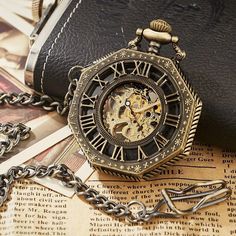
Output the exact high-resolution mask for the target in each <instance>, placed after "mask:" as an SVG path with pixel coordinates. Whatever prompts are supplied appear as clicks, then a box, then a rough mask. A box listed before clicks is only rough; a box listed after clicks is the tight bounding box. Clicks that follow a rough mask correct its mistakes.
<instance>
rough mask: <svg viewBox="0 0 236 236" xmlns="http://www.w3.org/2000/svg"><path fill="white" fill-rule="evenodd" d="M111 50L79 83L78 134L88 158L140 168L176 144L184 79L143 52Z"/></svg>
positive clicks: (184, 105)
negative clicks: (109, 57) (107, 56)
mask: <svg viewBox="0 0 236 236" xmlns="http://www.w3.org/2000/svg"><path fill="white" fill-rule="evenodd" d="M125 52H126V51H125ZM115 55H117V56H116V57H114V55H113V56H112V57H111V58H112V59H106V60H103V61H102V63H101V62H100V64H99V65H95V67H94V68H92V69H90V74H89V76H88V75H87V74H86V79H84V81H82V86H81V87H80V88H78V90H80V91H79V94H78V95H77V97H78V100H77V103H76V104H77V108H76V109H77V112H78V115H77V121H76V123H77V126H78V127H77V128H78V136H81V138H80V140H83V142H82V145H81V146H85V147H87V148H88V149H89V152H90V155H91V154H92V156H93V157H94V158H93V160H90V161H91V162H93V161H94V160H95V159H96V157H97V160H100V161H101V160H102V163H103V164H104V163H107V167H108V166H109V168H114V169H116V167H120V169H123V170H124V171H125V169H126V171H127V170H128V171H131V172H132V171H133V172H141V171H143V170H144V169H145V168H147V167H149V166H150V163H155V162H158V161H159V159H161V160H162V161H163V153H169V152H173V151H171V150H174V149H176V145H177V144H178V145H180V144H179V143H180V142H176V141H175V140H176V138H177V136H179V133H180V129H183V128H184V127H183V123H184V122H183V121H184V118H183V116H184V110H185V109H186V104H185V100H184V99H185V98H184V95H183V93H182V92H181V89H183V86H185V85H184V84H183V83H182V80H181V82H179V81H177V80H176V78H174V76H173V68H170V70H168V69H166V68H165V63H166V62H165V61H163V63H162V64H163V66H161V63H160V59H159V62H158V60H157V59H156V58H155V60H154V59H153V57H151V56H150V57H148V58H147V57H146V59H145V55H147V54H145V53H143V54H140V55H142V57H140V56H139V55H138V54H137V56H132V55H134V53H133V54H131V53H130V54H128V53H126V55H121V53H120V54H119V53H117V54H115ZM119 55H121V56H120V57H119ZM171 69H172V72H171ZM84 73H87V72H86V71H85V72H84ZM87 77H88V78H87ZM82 79H83V74H82ZM180 84H181V85H182V87H181V86H180ZM188 98H190V99H191V96H189V97H188ZM185 123H186V122H185ZM178 140H180V137H178ZM173 147H174V148H173ZM158 156H159V157H160V158H157V157H158ZM88 158H89V156H88ZM101 166H102V164H101ZM137 166H139V167H140V168H139V169H137Z"/></svg>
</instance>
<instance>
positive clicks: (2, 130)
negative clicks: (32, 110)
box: [0, 123, 30, 157]
mask: <svg viewBox="0 0 236 236" xmlns="http://www.w3.org/2000/svg"><path fill="white" fill-rule="evenodd" d="M0 134H2V139H1V140H0V157H3V155H4V154H5V153H8V152H10V151H11V150H12V148H13V147H15V146H16V145H17V144H18V143H19V142H20V141H21V140H25V139H27V138H28V137H29V135H30V128H29V127H27V126H25V125H24V124H21V123H19V124H12V123H6V124H2V123H0Z"/></svg>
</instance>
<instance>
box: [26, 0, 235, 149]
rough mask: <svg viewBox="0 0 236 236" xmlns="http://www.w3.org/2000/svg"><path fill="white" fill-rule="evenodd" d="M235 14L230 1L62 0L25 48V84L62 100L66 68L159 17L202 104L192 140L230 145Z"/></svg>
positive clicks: (121, 44) (118, 43) (117, 44)
mask: <svg viewBox="0 0 236 236" xmlns="http://www.w3.org/2000/svg"><path fill="white" fill-rule="evenodd" d="M235 13H236V1H234V0H227V1H226V0H194V1H193V0H175V1H173V0H158V1H157V0H145V1H144V0H143V1H140V0H133V1H127V0H119V1H105V0H86V1H80V0H70V1H66V0H65V1H63V2H62V3H61V4H60V5H59V6H58V7H57V8H56V9H55V11H54V12H53V14H52V15H51V17H50V18H49V20H48V21H47V23H46V24H45V26H44V27H43V29H42V31H41V32H40V34H39V36H38V37H37V39H36V41H35V43H34V45H33V46H32V49H31V53H30V55H29V58H28V64H27V69H26V81H27V83H28V84H30V85H31V86H33V88H34V89H35V90H36V91H39V92H41V93H45V94H48V95H50V96H52V97H54V98H56V99H58V100H63V97H64V95H65V93H66V92H67V87H68V84H69V81H68V76H67V75H68V71H69V69H70V68H71V67H72V66H74V65H76V64H79V65H82V66H86V65H88V64H90V63H92V62H93V61H94V60H96V59H98V58H100V57H102V56H104V55H106V54H107V53H109V52H111V51H115V50H117V49H120V48H122V47H126V46H127V43H128V41H129V40H131V39H133V38H134V33H135V30H136V28H138V27H141V28H142V27H146V26H148V23H149V22H150V21H151V20H152V19H156V18H163V19H165V20H167V21H168V22H169V23H170V24H172V26H173V28H174V33H175V34H176V35H178V36H179V38H180V39H181V41H180V45H181V47H182V48H183V49H185V50H186V52H187V58H186V60H184V61H183V62H182V64H181V66H182V69H183V70H184V71H185V72H186V75H187V78H188V80H189V81H190V83H191V84H192V86H193V88H194V89H195V91H196V92H197V93H198V94H199V96H200V97H201V99H202V101H203V112H202V116H201V120H200V127H199V129H198V135H197V136H198V138H200V140H201V142H205V143H208V144H214V145H218V146H220V147H224V148H230V149H232V150H233V149H234V150H236V145H235V144H236V143H235V140H236V79H235V75H236V63H235V58H236V49H235V46H236V45H235V39H236V18H235ZM162 53H163V54H167V55H168V51H165V50H163V51H162Z"/></svg>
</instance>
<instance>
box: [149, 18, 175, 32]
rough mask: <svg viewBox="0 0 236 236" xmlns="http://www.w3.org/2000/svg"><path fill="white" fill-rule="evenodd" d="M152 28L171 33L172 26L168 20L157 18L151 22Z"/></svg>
mask: <svg viewBox="0 0 236 236" xmlns="http://www.w3.org/2000/svg"><path fill="white" fill-rule="evenodd" d="M150 29H152V30H155V31H158V32H166V33H171V31H172V28H171V26H170V24H168V23H167V22H166V21H164V20H161V19H157V20H153V21H151V22H150Z"/></svg>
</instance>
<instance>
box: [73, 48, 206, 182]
mask: <svg viewBox="0 0 236 236" xmlns="http://www.w3.org/2000/svg"><path fill="white" fill-rule="evenodd" d="M138 58H144V60H147V61H152V62H153V63H154V64H156V65H158V67H159V68H161V69H162V70H163V71H165V72H166V73H168V74H169V75H170V76H171V77H172V78H173V79H174V80H175V81H176V82H177V84H178V86H179V89H180V90H181V95H182V98H183V100H182V101H183V102H184V111H183V117H182V122H181V123H180V124H179V126H180V127H179V129H178V133H177V135H176V137H175V139H173V140H171V143H170V144H169V145H168V149H166V150H165V152H160V153H159V154H158V155H157V156H156V158H155V159H152V160H148V159H147V160H145V162H143V163H142V164H140V163H139V162H136V163H135V164H132V165H129V164H127V163H126V162H119V161H115V162H114V161H113V162H112V161H111V160H108V159H107V158H104V156H103V154H101V153H99V152H98V151H97V152H96V150H94V148H93V147H92V146H91V145H90V144H89V143H88V142H87V141H86V138H85V137H84V135H83V131H82V130H81V128H80V125H79V119H78V109H79V106H80V103H79V101H80V98H81V96H82V93H83V88H84V86H85V85H86V84H87V83H88V82H89V80H90V79H91V78H93V77H94V76H95V75H96V74H97V73H98V72H99V71H100V70H102V68H104V67H105V66H108V65H109V64H111V63H114V62H116V61H119V60H126V59H127V60H128V59H138ZM201 108H202V102H201V100H200V99H199V97H198V96H197V94H196V93H195V92H194V91H193V89H192V88H191V86H190V85H189V83H188V82H187V81H186V79H185V76H184V75H183V73H182V72H181V69H180V68H179V66H178V63H175V61H174V60H172V59H169V58H166V57H162V56H159V55H155V54H153V53H147V52H141V51H137V50H133V49H121V50H119V51H117V52H115V53H113V54H110V55H109V56H107V57H106V58H104V59H101V60H99V61H98V62H97V63H96V64H94V65H92V66H90V67H87V68H85V69H83V71H82V74H81V76H80V79H79V82H78V83H77V88H76V90H75V93H74V97H73V101H72V104H71V109H70V112H69V116H68V123H69V126H70V128H71V130H72V132H73V134H74V136H75V138H76V140H77V142H78V144H79V146H80V148H81V149H82V151H83V152H84V154H85V156H86V157H87V159H88V161H89V163H90V164H91V165H92V166H93V167H94V168H95V169H98V170H100V171H103V172H105V173H108V174H112V175H117V176H122V177H126V178H131V179H140V178H143V179H150V178H153V177H154V176H156V175H157V174H158V173H160V172H161V171H162V170H164V169H166V168H167V167H168V166H170V165H173V164H174V163H175V161H177V160H180V159H182V158H184V157H185V156H187V155H188V154H189V151H190V149H191V145H192V143H193V139H194V135H195V132H196V128H197V124H198V121H199V118H200V113H201Z"/></svg>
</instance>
